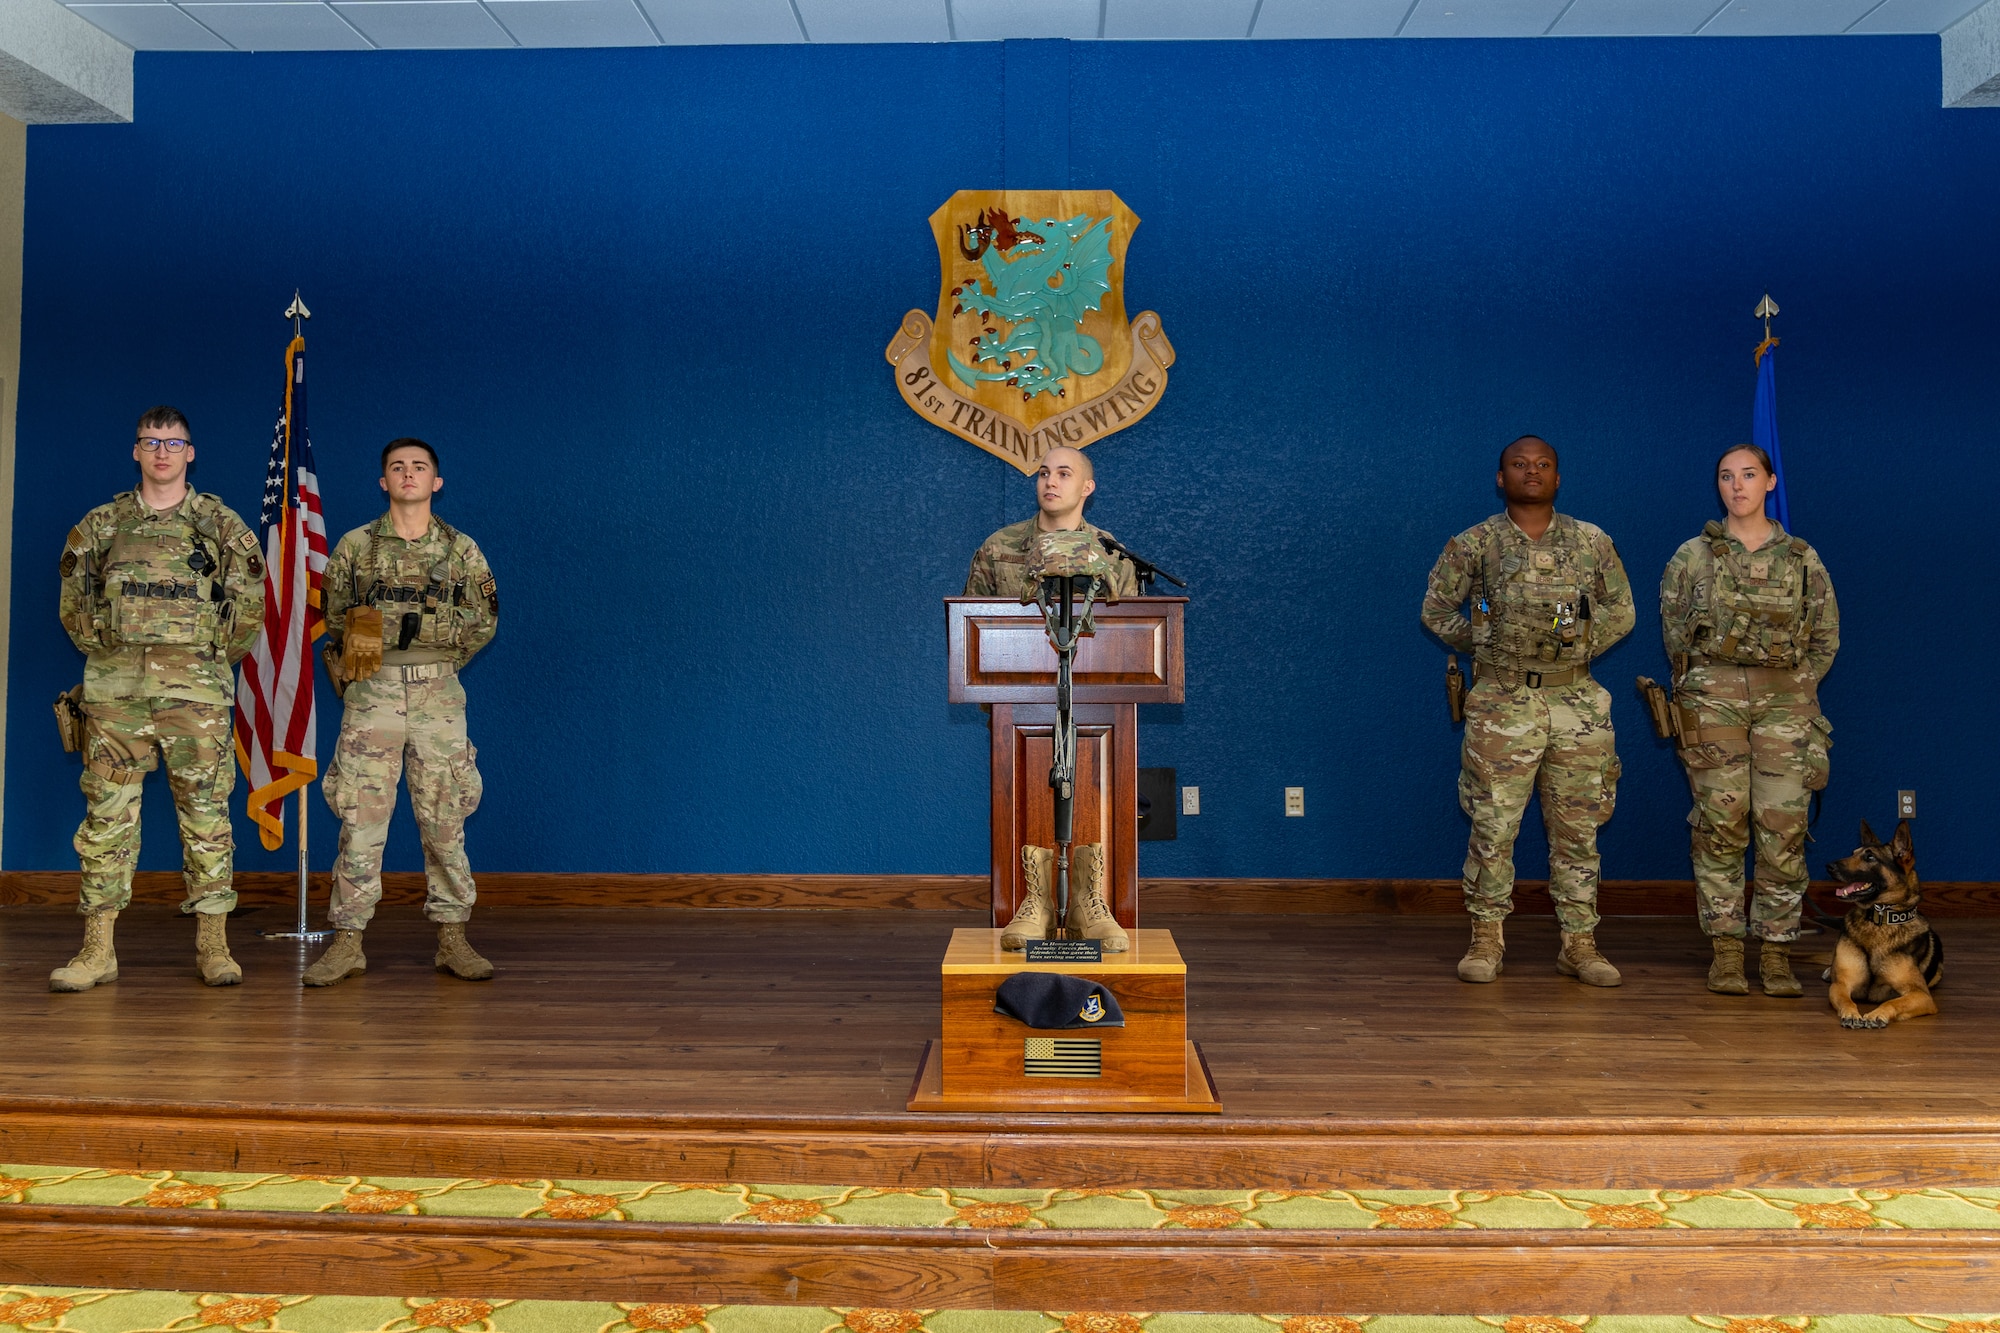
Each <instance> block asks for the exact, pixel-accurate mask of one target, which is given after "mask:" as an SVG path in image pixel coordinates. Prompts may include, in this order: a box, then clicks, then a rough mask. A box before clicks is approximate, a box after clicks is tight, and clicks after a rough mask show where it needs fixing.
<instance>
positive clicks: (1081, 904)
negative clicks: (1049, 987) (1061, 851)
mask: <svg viewBox="0 0 2000 1333" xmlns="http://www.w3.org/2000/svg"><path fill="white" fill-rule="evenodd" d="M1068 926H1069V933H1070V937H1071V938H1072V939H1078V938H1081V939H1086V940H1096V941H1097V942H1098V944H1099V945H1101V946H1102V947H1103V949H1104V952H1106V953H1124V952H1125V951H1126V950H1127V949H1129V948H1131V947H1132V941H1131V940H1130V939H1128V938H1126V935H1125V927H1123V926H1121V925H1119V924H1118V918H1117V917H1115V916H1113V915H1112V914H1111V904H1110V903H1108V902H1106V901H1105V899H1104V844H1103V843H1101V842H1086V843H1084V844H1082V845H1081V846H1079V847H1078V848H1077V849H1076V859H1075V861H1074V863H1073V864H1071V866H1070V874H1069V922H1068Z"/></svg>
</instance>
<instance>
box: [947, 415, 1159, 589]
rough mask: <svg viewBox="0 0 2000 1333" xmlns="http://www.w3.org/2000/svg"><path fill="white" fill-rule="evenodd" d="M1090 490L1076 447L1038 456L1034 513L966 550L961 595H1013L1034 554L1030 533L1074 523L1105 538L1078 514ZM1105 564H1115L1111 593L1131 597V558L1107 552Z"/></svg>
mask: <svg viewBox="0 0 2000 1333" xmlns="http://www.w3.org/2000/svg"><path fill="white" fill-rule="evenodd" d="M1096 490H1097V473H1096V469H1095V468H1093V467H1092V466H1091V462H1090V460H1089V459H1088V458H1085V457H1084V456H1083V451H1082V450H1080V449H1069V448H1061V447H1059V448H1055V449H1051V450H1049V451H1048V453H1046V454H1044V455H1042V466H1041V469H1040V470H1039V471H1038V472H1036V474H1035V498H1036V502H1037V505H1038V507H1039V509H1040V512H1039V513H1037V514H1036V515H1035V516H1034V517H1033V518H1026V519H1022V520H1021V521H1020V522H1019V523H1010V524H1008V525H1007V526H1006V527H1004V528H1002V529H1000V531H998V532H996V533H994V534H993V535H992V536H991V537H988V538H987V539H986V540H985V541H983V542H981V543H980V544H979V549H978V550H977V551H975V552H973V555H972V569H971V570H970V571H969V572H968V573H967V574H966V576H965V595H966V596H967V597H1004V598H1006V599H1008V600H1009V601H1013V600H1016V599H1018V598H1019V597H1020V596H1021V592H1022V590H1023V589H1025V588H1027V586H1028V580H1027V573H1026V571H1027V568H1028V562H1029V560H1030V559H1032V558H1033V556H1034V554H1035V541H1036V538H1038V537H1040V536H1041V534H1042V533H1044V532H1060V531H1062V530H1063V529H1065V528H1075V529H1081V530H1083V531H1085V532H1088V533H1090V534H1091V535H1092V536H1093V537H1109V536H1110V535H1111V534H1110V533H1108V532H1106V531H1105V530H1104V529H1102V528H1100V527H1097V526H1095V525H1094V524H1091V523H1089V522H1086V521H1085V519H1084V517H1083V502H1084V501H1085V500H1086V499H1088V498H1089V497H1090V496H1091V495H1092V494H1093V493H1094V492H1095V491H1096ZM1111 563H1112V565H1113V566H1114V567H1115V569H1116V576H1115V577H1114V578H1113V579H1112V588H1111V595H1112V596H1114V597H1137V596H1138V595H1139V577H1138V573H1137V571H1136V570H1134V569H1133V567H1132V562H1131V561H1130V560H1127V559H1126V558H1125V557H1124V556H1122V555H1119V556H1112V557H1111Z"/></svg>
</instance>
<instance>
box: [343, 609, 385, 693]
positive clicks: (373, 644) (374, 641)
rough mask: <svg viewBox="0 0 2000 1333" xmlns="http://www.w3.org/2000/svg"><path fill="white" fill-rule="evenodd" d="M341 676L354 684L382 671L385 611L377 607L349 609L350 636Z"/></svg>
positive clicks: (345, 644)
mask: <svg viewBox="0 0 2000 1333" xmlns="http://www.w3.org/2000/svg"><path fill="white" fill-rule="evenodd" d="M342 643H343V644H344V648H343V651H342V653H341V658H340V673H341V674H342V675H343V676H345V677H347V679H348V681H349V682H350V683H351V682H353V681H357V680H367V679H368V678H369V677H370V676H372V675H374V674H375V673H376V672H378V671H380V670H381V669H382V612H381V610H380V608H378V607H373V606H350V607H348V608H347V633H346V635H345V636H344V637H343V639H342Z"/></svg>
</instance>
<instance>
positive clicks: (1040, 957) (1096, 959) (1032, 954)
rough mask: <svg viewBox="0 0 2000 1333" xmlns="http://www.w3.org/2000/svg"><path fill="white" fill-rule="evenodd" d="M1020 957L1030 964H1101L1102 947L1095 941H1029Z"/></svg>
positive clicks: (1102, 959) (1102, 957)
mask: <svg viewBox="0 0 2000 1333" xmlns="http://www.w3.org/2000/svg"><path fill="white" fill-rule="evenodd" d="M1022 955H1023V957H1024V958H1026V960H1027V961H1028V962H1031V963H1101V962H1103V961H1104V945H1103V944H1102V943H1100V942H1099V941H1097V940H1029V941H1028V942H1027V946H1026V947H1025V948H1024V949H1023V950H1022Z"/></svg>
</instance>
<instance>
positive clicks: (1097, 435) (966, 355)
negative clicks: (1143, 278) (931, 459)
mask: <svg viewBox="0 0 2000 1333" xmlns="http://www.w3.org/2000/svg"><path fill="white" fill-rule="evenodd" d="M1138 226H1139V218H1138V216H1137V215H1136V214H1135V213H1133V212H1132V210H1131V209H1129V208H1127V207H1126V206H1125V203H1124V201H1123V200H1121V199H1120V198H1119V197H1118V196H1117V195H1115V194H1113V193H1112V192H1111V191H1109V190H960V191H959V192H958V193H957V194H954V195H953V196H952V197H951V198H950V199H949V200H948V201H946V203H945V205H944V207H942V208H940V209H938V211H937V212H935V213H933V214H931V234H932V236H933V237H934V238H935V239H936V241H937V247H938V267H939V269H940V278H939V283H938V304H937V315H936V316H935V318H933V317H932V316H930V315H926V314H925V313H924V312H923V311H921V310H912V311H910V312H909V313H908V314H907V315H904V316H903V325H902V327H901V328H900V329H898V330H897V331H896V336H895V337H894V338H892V339H890V340H889V346H888V350H887V352H886V353H885V355H887V357H888V359H889V364H890V365H891V366H892V367H894V370H895V376H896V388H897V390H898V392H900V393H901V394H902V396H903V401H904V402H906V403H908V404H909V405H910V407H911V408H912V409H913V410H914V411H915V412H916V413H917V414H918V415H919V416H921V417H923V418H924V419H925V420H927V421H930V422H932V423H933V424H935V425H937V426H940V427H942V428H944V429H945V430H948V431H950V432H951V433H952V434H954V435H956V436H958V437H959V438H960V439H962V440H966V441H969V442H970V443H972V444H976V445H978V446H979V447H980V448H981V449H984V450H986V452H988V453H990V454H994V455H997V456H998V457H1000V458H1004V459H1006V460H1007V461H1008V462H1009V463H1012V464H1013V465H1014V466H1015V467H1017V468H1019V469H1020V470H1021V471H1022V472H1025V473H1029V474H1031V475H1032V474H1033V473H1034V471H1035V470H1036V469H1037V468H1038V467H1039V466H1040V465H1041V461H1042V455H1043V454H1045V453H1047V452H1048V451H1049V450H1050V449H1053V448H1055V447H1056V446H1058V445H1068V446H1070V447H1071V448H1077V449H1081V448H1084V447H1085V446H1087V445H1090V444H1093V443H1095V442H1096V441H1098V440H1100V439H1103V438H1104V437H1105V436H1106V435H1109V434H1111V433H1112V432H1113V431H1118V430H1123V429H1124V428H1125V427H1127V426H1129V425H1131V424H1132V423H1133V422H1135V421H1137V420H1138V419H1139V418H1141V417H1143V416H1145V415H1146V413H1148V412H1150V411H1152V410H1153V405H1154V404H1155V403H1157V402H1159V400H1160V395H1161V394H1162V393H1164V392H1165V391H1166V387H1167V368H1168V367H1169V366H1171V365H1173V363H1174V349H1173V345H1172V344H1171V343H1169V342H1168V341H1167V335H1166V333H1165V332H1164V331H1163V330H1162V329H1161V328H1160V317H1159V316H1158V315H1156V314H1154V313H1153V312H1152V311H1150V310H1145V311H1141V312H1140V313H1139V315H1138V316H1137V317H1136V318H1134V319H1132V320H1131V321H1130V322H1127V320H1126V317H1125V252H1126V249H1127V247H1129V246H1130V245H1131V243H1132V233H1133V232H1134V231H1135V230H1137V229H1138Z"/></svg>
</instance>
